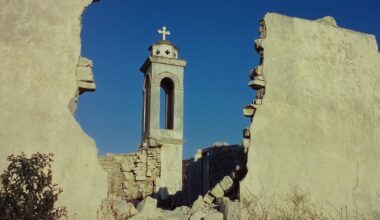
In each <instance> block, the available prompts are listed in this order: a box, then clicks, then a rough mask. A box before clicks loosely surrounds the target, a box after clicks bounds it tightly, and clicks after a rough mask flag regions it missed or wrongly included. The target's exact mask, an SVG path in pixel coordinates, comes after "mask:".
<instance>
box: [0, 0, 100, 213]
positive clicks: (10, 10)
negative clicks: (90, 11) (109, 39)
mask: <svg viewBox="0 0 380 220" xmlns="http://www.w3.org/2000/svg"><path fill="white" fill-rule="evenodd" d="M90 3H91V0H66V1H50V0H39V1H28V0H18V1H10V0H0V32H1V36H0V48H1V50H0V83H1V86H0V170H4V169H5V168H6V166H7V164H8V162H7V161H6V157H7V156H8V155H10V154H19V153H20V152H22V151H23V152H26V153H28V154H31V153H35V152H43V153H48V152H52V153H54V155H55V156H54V163H53V181H54V182H55V183H57V184H58V186H59V187H60V188H62V189H63V190H64V191H63V193H62V194H61V195H60V196H59V202H58V203H59V204H58V205H63V206H66V207H67V208H68V212H69V216H70V219H74V218H75V219H96V211H97V208H98V206H99V205H100V203H101V199H103V198H105V197H106V192H107V178H106V174H105V172H104V171H103V169H102V167H101V166H100V165H99V163H98V159H97V148H96V146H95V143H94V141H93V140H92V139H91V138H90V137H88V136H87V135H86V134H85V133H84V132H83V130H82V129H81V127H80V126H79V124H78V123H77V121H76V120H75V119H74V117H73V115H72V114H71V112H70V110H69V107H68V105H69V103H70V100H71V99H72V98H74V97H75V94H76V93H77V89H78V85H77V76H76V71H77V65H78V62H79V57H80V47H81V40H80V31H81V14H82V12H83V10H84V9H85V7H87V6H88V5H89V4H90Z"/></svg>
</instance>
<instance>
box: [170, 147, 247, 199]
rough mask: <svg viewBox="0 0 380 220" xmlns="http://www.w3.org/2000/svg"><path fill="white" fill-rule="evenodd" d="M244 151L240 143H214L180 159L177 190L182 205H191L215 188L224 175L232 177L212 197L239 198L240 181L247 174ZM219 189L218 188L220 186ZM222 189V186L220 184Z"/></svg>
mask: <svg viewBox="0 0 380 220" xmlns="http://www.w3.org/2000/svg"><path fill="white" fill-rule="evenodd" d="M246 161H247V154H246V153H245V152H244V148H243V147H242V146H240V145H220V146H219V145H217V146H213V147H209V148H206V149H203V150H198V152H197V154H196V155H195V157H194V158H191V159H189V160H184V161H183V191H182V192H179V193H177V194H178V195H176V196H177V198H178V197H179V198H181V199H180V200H181V201H178V199H177V201H176V202H180V203H175V204H177V205H178V204H182V205H188V206H189V205H191V204H193V202H194V201H195V200H196V199H197V198H198V196H205V195H206V194H208V193H209V192H210V191H212V190H213V189H214V188H218V187H219V186H220V184H221V183H222V182H223V180H224V179H225V178H226V177H229V178H228V179H231V180H233V184H232V186H231V187H229V189H228V190H225V191H221V192H220V193H218V194H219V195H214V194H215V193H214V194H213V192H211V194H212V196H213V197H216V198H218V197H228V198H230V199H231V200H235V199H239V182H240V180H241V179H243V178H244V176H245V175H246V173H247V170H246ZM219 188H220V187H219ZM222 188H223V186H222Z"/></svg>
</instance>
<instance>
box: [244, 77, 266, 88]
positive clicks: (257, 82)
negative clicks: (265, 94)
mask: <svg viewBox="0 0 380 220" xmlns="http://www.w3.org/2000/svg"><path fill="white" fill-rule="evenodd" d="M248 85H249V86H250V87H251V88H252V89H254V90H259V89H261V88H264V87H265V81H264V80H259V79H254V80H251V81H249V83H248Z"/></svg>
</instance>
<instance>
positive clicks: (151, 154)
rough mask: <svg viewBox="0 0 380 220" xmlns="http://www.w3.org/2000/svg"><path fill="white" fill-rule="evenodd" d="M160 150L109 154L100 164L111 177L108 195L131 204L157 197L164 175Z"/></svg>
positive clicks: (101, 159)
mask: <svg viewBox="0 0 380 220" xmlns="http://www.w3.org/2000/svg"><path fill="white" fill-rule="evenodd" d="M160 152H161V151H160V148H158V147H150V148H145V149H141V150H140V151H139V152H136V153H131V154H107V155H106V156H102V157H99V162H100V164H101V165H102V167H103V169H104V170H105V171H106V172H107V175H108V178H107V179H108V194H109V195H112V196H117V197H120V198H122V199H125V200H127V201H131V202H137V201H138V200H142V199H143V198H145V197H147V196H150V195H154V194H155V192H157V191H158V189H157V187H158V186H159V181H160V175H161V159H160Z"/></svg>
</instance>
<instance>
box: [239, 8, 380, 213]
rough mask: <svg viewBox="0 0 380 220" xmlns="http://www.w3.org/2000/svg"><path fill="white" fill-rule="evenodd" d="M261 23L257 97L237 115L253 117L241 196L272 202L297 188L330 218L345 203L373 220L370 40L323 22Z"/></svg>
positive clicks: (376, 153) (375, 165)
mask: <svg viewBox="0 0 380 220" xmlns="http://www.w3.org/2000/svg"><path fill="white" fill-rule="evenodd" d="M264 22H265V25H262V26H261V28H260V30H261V36H260V37H261V39H259V40H257V41H256V49H257V50H258V52H259V53H261V54H262V55H263V60H262V66H259V67H258V68H256V69H255V70H254V71H252V76H251V77H252V81H251V83H250V85H251V86H252V88H254V89H256V90H257V91H258V92H257V94H258V95H257V97H256V100H254V101H253V103H252V104H251V105H250V106H251V107H250V108H249V107H246V108H245V111H244V113H245V114H246V115H250V114H252V115H254V119H253V122H252V124H251V126H250V134H247V135H246V136H247V137H248V136H250V139H251V142H250V144H249V156H248V174H247V177H246V178H245V179H244V181H243V182H242V185H241V195H242V196H243V197H244V196H245V197H247V195H248V193H249V192H248V191H250V192H252V193H255V194H259V193H260V192H263V191H264V192H266V193H267V195H271V196H273V197H275V198H277V199H280V198H284V195H286V193H288V192H289V190H290V188H291V187H293V186H298V187H300V188H302V189H304V190H307V191H309V192H310V193H311V199H312V201H313V202H315V203H317V204H324V205H325V207H327V208H329V210H332V212H339V210H341V208H343V207H345V206H347V209H348V211H349V212H350V213H352V214H354V212H355V211H358V212H359V213H368V212H371V211H377V214H379V213H380V209H379V207H380V206H379V205H378V204H379V203H380V179H379V178H378V177H379V176H380V169H379V167H380V159H379V158H380V130H379V128H380V121H379V119H380V111H379V109H380V99H379V97H380V86H379V80H380V59H379V57H380V56H379V53H378V47H377V43H376V39H375V37H374V36H373V35H368V34H362V33H358V32H355V31H351V30H347V29H343V28H339V27H337V26H336V25H335V22H334V20H333V19H332V18H331V17H330V18H325V19H322V20H319V21H309V20H303V19H298V18H291V17H286V16H282V15H279V14H273V13H269V14H267V15H265V17H264V21H263V24H264ZM258 73H260V74H258ZM259 77H260V79H259ZM254 80H256V82H253V81H254ZM260 80H261V81H263V82H260ZM260 85H261V86H260ZM263 87H265V90H261V91H260V88H263ZM260 96H261V97H260ZM246 139H247V138H246ZM246 142H247V141H246ZM333 214H338V213H333ZM372 214H374V213H372ZM350 215H351V214H350ZM339 216H340V215H339ZM335 217H336V216H335Z"/></svg>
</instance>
